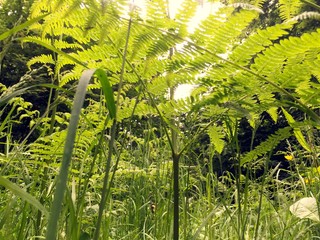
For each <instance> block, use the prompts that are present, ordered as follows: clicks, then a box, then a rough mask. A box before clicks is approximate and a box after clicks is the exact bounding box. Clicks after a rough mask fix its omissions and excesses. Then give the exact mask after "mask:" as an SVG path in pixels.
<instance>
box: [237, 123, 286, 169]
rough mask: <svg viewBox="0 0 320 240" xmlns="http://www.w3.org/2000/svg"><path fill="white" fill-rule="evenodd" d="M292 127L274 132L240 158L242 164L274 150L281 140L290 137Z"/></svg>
mask: <svg viewBox="0 0 320 240" xmlns="http://www.w3.org/2000/svg"><path fill="white" fill-rule="evenodd" d="M291 131H292V128H291V127H285V128H281V129H279V130H277V131H276V132H275V133H274V134H272V135H270V136H269V137H268V139H267V140H266V141H264V142H262V143H260V144H259V145H258V146H257V147H256V148H255V149H253V150H252V151H250V152H248V153H247V154H246V155H244V156H243V157H242V158H241V159H240V165H241V166H242V165H244V164H245V163H248V162H252V161H254V160H256V159H257V158H258V157H260V156H262V155H264V154H267V153H269V152H270V151H272V150H273V149H274V148H275V147H276V146H277V145H278V144H279V143H280V142H281V141H283V140H285V139H287V138H289V137H290V136H291V135H292V133H291Z"/></svg>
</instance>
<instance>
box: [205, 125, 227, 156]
mask: <svg viewBox="0 0 320 240" xmlns="http://www.w3.org/2000/svg"><path fill="white" fill-rule="evenodd" d="M207 133H208V135H209V137H210V143H211V144H212V145H213V146H214V149H215V151H217V152H218V153H219V154H221V153H222V151H223V148H224V146H225V141H224V138H225V134H224V131H223V127H222V126H220V127H219V126H211V127H209V128H208V130H207Z"/></svg>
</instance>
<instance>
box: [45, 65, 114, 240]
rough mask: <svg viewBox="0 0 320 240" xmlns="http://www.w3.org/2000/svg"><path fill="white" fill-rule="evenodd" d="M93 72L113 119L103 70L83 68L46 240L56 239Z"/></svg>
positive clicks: (110, 99)
mask: <svg viewBox="0 0 320 240" xmlns="http://www.w3.org/2000/svg"><path fill="white" fill-rule="evenodd" d="M95 74H97V77H98V78H99V80H100V81H101V85H102V88H103V91H104V94H105V96H106V98H107V108H108V110H109V113H110V116H111V118H112V119H115V116H116V106H115V103H114V98H113V92H112V88H111V86H110V83H109V81H108V79H107V75H106V74H105V72H104V71H103V70H101V69H89V70H85V71H84V72H83V73H82V75H81V77H80V80H79V83H78V87H77V91H76V95H75V97H74V102H73V107H72V111H71V118H70V123H69V126H68V133H67V137H66V142H65V145H64V152H63V158H62V162H61V166H60V171H59V176H58V181H57V187H56V191H55V194H54V199H53V203H52V207H51V215H50V218H49V222H48V227H47V229H48V231H47V235H46V239H47V240H51V239H52V240H55V239H56V235H57V227H58V221H59V215H60V212H61V208H62V202H63V197H64V193H65V191H66V186H67V181H68V174H69V166H70V163H71V158H72V152H73V148H74V142H75V137H76V133H77V128H78V123H79V118H80V113H81V109H82V106H83V102H84V99H85V95H86V92H87V87H88V84H89V81H90V80H91V78H92V77H93V76H94V75H95Z"/></svg>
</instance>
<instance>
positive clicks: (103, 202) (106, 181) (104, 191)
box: [93, 18, 132, 240]
mask: <svg viewBox="0 0 320 240" xmlns="http://www.w3.org/2000/svg"><path fill="white" fill-rule="evenodd" d="M131 24H132V21H131V18H130V20H129V23H128V30H127V36H126V43H125V48H124V52H123V58H122V66H121V73H120V81H119V86H118V93H117V104H116V112H117V111H118V108H119V102H120V95H121V89H122V85H123V75H124V70H125V64H126V58H127V50H128V44H129V38H130V32H131ZM116 131H117V118H116V117H115V119H114V121H113V124H112V127H111V139H110V142H109V152H108V159H107V163H106V168H105V176H104V181H103V188H102V195H101V201H100V204H99V213H98V220H97V223H96V230H95V232H94V236H93V239H94V240H98V239H99V235H100V227H101V222H102V215H103V211H104V207H105V205H106V202H107V197H108V185H109V173H110V167H111V159H112V154H113V146H114V144H115V138H116Z"/></svg>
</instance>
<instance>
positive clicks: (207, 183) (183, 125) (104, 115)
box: [0, 0, 320, 239]
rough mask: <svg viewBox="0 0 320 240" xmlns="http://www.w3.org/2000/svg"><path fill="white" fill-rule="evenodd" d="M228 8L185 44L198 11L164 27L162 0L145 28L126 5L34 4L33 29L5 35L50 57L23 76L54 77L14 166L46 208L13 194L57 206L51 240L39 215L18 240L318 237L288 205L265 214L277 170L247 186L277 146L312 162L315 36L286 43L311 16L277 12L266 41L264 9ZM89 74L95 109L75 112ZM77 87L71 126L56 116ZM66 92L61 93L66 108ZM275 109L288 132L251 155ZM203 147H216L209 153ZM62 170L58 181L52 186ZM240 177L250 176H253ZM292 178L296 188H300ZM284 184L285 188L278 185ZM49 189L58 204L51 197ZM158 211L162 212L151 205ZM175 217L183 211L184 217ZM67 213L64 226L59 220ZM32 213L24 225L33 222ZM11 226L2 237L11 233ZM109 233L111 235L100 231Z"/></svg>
mask: <svg viewBox="0 0 320 240" xmlns="http://www.w3.org/2000/svg"><path fill="white" fill-rule="evenodd" d="M226 2H227V1H224V3H225V4H221V7H220V8H219V9H218V10H217V11H216V12H215V13H213V14H210V15H209V16H208V17H206V18H205V19H204V20H203V21H202V22H201V23H200V24H199V25H198V26H197V27H196V28H195V30H194V32H193V33H189V32H188V28H189V26H190V21H191V19H192V17H193V16H194V15H195V13H196V6H197V2H196V1H191V0H186V1H184V2H183V4H182V5H181V6H180V9H179V10H178V12H177V14H176V15H175V17H173V16H170V14H169V10H168V2H167V1H165V0H156V1H147V4H146V13H145V16H144V12H143V11H142V10H141V9H140V10H139V9H138V8H131V9H130V10H129V11H127V10H126V9H127V7H128V6H127V1H124V0H123V1H100V2H98V1H93V0H88V1H78V0H66V1H61V0H59V1H35V3H34V4H33V5H32V12H31V15H30V19H31V20H29V21H28V22H26V23H25V24H24V25H20V26H18V27H16V28H13V29H12V30H10V31H7V32H5V33H4V34H3V35H1V36H2V38H3V39H4V38H5V37H8V36H12V35H14V34H16V33H17V32H18V31H19V30H21V29H23V28H24V27H26V26H29V30H30V31H31V32H32V35H31V34H30V36H26V37H22V38H19V40H21V41H22V42H24V43H36V44H38V45H40V46H43V47H45V48H46V49H47V50H48V52H43V53H41V54H40V55H38V56H35V57H32V58H31V59H30V61H29V62H28V67H29V68H30V70H32V69H34V68H38V67H39V66H42V65H43V66H46V67H47V69H49V70H48V76H49V77H50V80H51V81H52V82H53V83H54V84H55V87H53V86H51V91H52V92H51V93H50V94H51V95H52V96H51V98H50V99H49V101H48V108H47V109H48V110H47V112H46V113H45V115H44V116H43V117H41V118H39V120H38V121H37V122H34V124H35V128H37V129H38V130H39V131H40V134H39V135H40V136H39V138H38V139H37V140H36V141H33V142H32V143H30V144H28V145H27V148H24V147H25V145H23V146H22V147H23V148H21V149H22V150H21V151H24V152H25V153H26V154H25V155H22V156H24V157H23V158H22V159H21V160H20V162H21V163H19V164H21V166H24V169H27V170H28V171H31V172H32V173H34V176H35V177H34V178H32V177H31V179H32V181H34V184H35V185H40V189H41V191H40V192H39V191H38V192H37V190H36V187H33V188H30V191H31V194H34V195H35V197H37V198H39V199H40V200H39V204H38V202H36V201H34V198H30V195H27V194H22V192H21V191H16V192H15V195H17V196H22V197H23V198H24V200H27V201H28V202H31V204H33V205H36V207H38V208H41V207H39V206H51V209H52V211H51V216H50V219H49V225H48V226H49V227H48V228H47V229H48V231H47V232H46V233H45V232H44V230H43V229H44V226H45V225H47V221H48V219H47V218H46V217H42V213H41V212H39V213H38V215H37V217H35V218H34V219H33V220H32V221H33V222H34V223H33V225H35V227H34V226H33V227H32V228H31V227H30V226H31V223H30V222H31V221H30V222H28V221H27V220H24V219H27V218H22V220H21V224H20V225H19V226H21V229H22V230H21V234H25V236H28V237H34V236H35V235H41V236H43V235H44V234H47V239H55V238H56V235H60V236H59V237H60V238H65V237H67V238H71V239H79V238H87V237H88V238H91V237H94V238H95V239H98V238H99V237H100V238H103V239H108V238H112V239H118V238H139V239H140V238H150V239H151V238H152V239H170V238H172V236H174V238H175V239H177V237H179V226H180V232H181V234H180V235H183V237H184V239H189V238H191V237H192V236H194V237H201V238H203V239H204V238H208V239H219V237H220V239H237V238H238V239H252V238H254V237H255V238H257V236H258V235H259V234H260V235H261V238H277V239H286V237H288V236H295V235H296V233H298V232H304V233H306V236H312V235H313V234H314V232H313V231H311V230H310V231H309V229H308V228H307V229H305V226H306V225H304V223H301V222H299V224H297V225H295V224H293V223H294V221H293V220H292V218H291V217H289V216H287V215H286V214H287V212H288V209H287V210H284V209H281V207H282V208H285V207H286V206H285V204H284V203H283V205H281V207H279V209H280V210H279V209H275V207H274V206H275V205H276V204H277V203H274V202H272V203H271V201H276V200H268V199H269V198H268V197H267V195H268V194H269V193H268V191H269V190H268V189H269V188H267V187H266V186H265V184H266V183H268V181H270V182H272V181H273V180H274V179H273V177H274V175H275V174H274V173H275V172H277V171H278V169H277V168H278V167H277V168H275V169H273V171H272V172H270V174H269V172H268V169H264V170H263V171H265V172H264V175H263V179H264V180H263V183H262V184H261V185H259V183H255V182H254V180H252V182H251V179H249V176H250V173H251V172H250V171H251V170H252V169H248V168H247V166H249V165H250V163H251V162H252V161H255V160H257V159H265V158H266V159H269V158H270V157H269V156H270V155H272V152H273V151H275V150H274V149H275V148H276V147H277V145H279V144H280V143H282V142H283V141H284V140H286V139H288V138H289V137H291V136H293V135H294V136H296V138H297V140H298V143H299V144H300V146H301V147H302V148H304V149H305V150H307V151H308V154H310V155H312V154H314V156H313V159H316V154H315V153H314V148H313V147H312V144H311V142H312V139H311V136H309V135H308V136H304V135H303V134H306V132H304V131H301V130H300V128H299V124H301V125H303V124H305V123H307V122H310V123H311V124H310V127H311V126H315V127H318V124H319V122H320V121H319V116H318V115H317V114H316V112H317V111H318V109H319V76H320V74H319V67H320V62H319V59H320V57H319V56H320V55H319V54H320V52H319V49H320V45H319V43H320V31H319V30H316V31H312V32H307V33H303V34H301V35H299V36H291V33H292V30H293V29H295V28H297V26H298V25H297V24H298V23H299V21H303V19H304V16H305V17H306V16H307V17H311V15H312V16H317V15H316V14H310V13H305V15H299V13H300V11H301V6H302V5H301V3H300V1H279V4H280V5H279V10H280V17H281V19H282V20H283V22H282V23H279V24H275V25H272V26H267V27H261V28H260V29H258V28H255V27H253V26H255V24H256V22H257V21H258V20H259V14H263V13H262V11H261V9H262V8H263V7H264V6H265V5H266V4H267V3H268V2H267V1H263V0H259V1H257V0H256V1H254V0H253V1H243V3H238V2H236V1H228V5H226ZM43 14H44V15H43ZM40 19H41V21H38V20H40ZM1 36H0V38H1ZM0 40H1V39H0ZM86 69H98V70H86ZM94 73H95V74H96V75H95V76H96V78H93V82H92V84H91V85H89V87H88V89H89V94H90V95H89V98H90V99H89V100H88V103H87V104H86V107H85V109H84V110H83V111H81V108H82V105H83V101H84V96H85V93H86V89H87V85H88V82H89V80H90V79H91V78H92V76H93V74H94ZM48 79H49V78H48ZM78 79H80V81H79V82H78ZM101 79H102V81H100V82H99V81H98V80H101ZM185 83H189V84H193V85H194V90H193V93H192V94H191V96H190V97H187V98H186V99H180V100H176V99H175V98H174V94H173V93H174V90H175V89H176V88H177V86H179V85H181V84H185ZM74 85H78V91H77V93H76V99H78V100H75V102H74V106H76V109H77V110H76V111H74V110H73V111H72V113H71V116H70V115H69V114H67V113H61V112H59V108H58V106H59V105H58V103H59V100H61V99H65V98H67V97H68V98H69V99H68V100H66V101H65V102H67V103H68V102H69V101H70V99H71V98H72V97H70V95H73V88H72V86H74ZM30 89H31V87H27V88H22V89H19V90H17V91H15V92H14V93H12V94H10V92H9V94H8V91H7V93H6V94H5V95H3V96H1V97H0V106H5V104H7V102H8V100H9V99H10V98H11V99H13V101H16V102H17V98H13V97H16V96H17V95H19V94H20V93H23V92H25V91H27V90H30ZM100 89H101V91H100ZM168 90H169V94H168ZM79 91H80V92H79ZM54 92H55V93H54ZM61 93H63V94H65V95H64V96H63V97H62V96H59V94H61ZM54 94H55V95H54ZM167 94H168V95H169V97H166V95H167ZM114 99H116V100H114ZM57 102H58V103H57ZM66 105H69V104H66ZM6 106H8V105H6ZM105 107H106V108H105ZM288 107H292V108H295V109H296V110H299V111H302V112H304V113H305V118H306V121H305V122H301V123H300V122H299V121H300V119H299V120H298V118H297V120H294V119H295V118H293V116H291V115H290V114H289V112H288V111H287V110H285V109H287V108H288ZM280 108H282V109H283V111H282V112H283V113H284V117H285V119H287V121H288V123H289V125H290V127H289V126H288V127H281V128H279V129H278V130H277V131H275V132H274V133H273V134H270V135H269V136H268V138H267V139H266V140H265V141H262V142H258V143H256V142H255V139H254V137H255V133H256V131H258V130H259V128H260V125H259V121H260V120H261V119H262V116H263V114H265V113H268V114H269V115H270V116H271V118H272V119H273V120H274V122H277V121H280V120H281V119H283V115H281V113H278V109H280ZM25 109H27V107H24V111H25V112H26V113H27V114H29V116H31V115H32V112H28V111H26V110H25ZM51 110H52V111H51ZM9 116H10V118H11V116H12V115H11V114H9ZM24 116H25V115H22V117H24ZM244 119H245V121H247V122H248V123H249V126H250V130H251V131H252V139H251V140H250V141H251V146H250V147H249V148H248V149H249V150H248V152H244V150H243V149H241V147H242V146H241V145H240V143H239V136H238V135H239V122H240V120H243V121H244ZM69 120H70V123H69V124H68V123H67V122H68V121H69ZM19 121H21V119H19ZM78 121H79V123H80V124H79V125H78ZM297 126H298V127H297ZM262 127H264V126H262ZM66 128H68V129H69V130H68V131H69V132H68V133H67V131H66ZM70 129H71V131H70ZM4 131H7V133H5V134H4V135H5V136H8V137H7V141H10V134H11V133H10V124H9V119H8V121H7V120H6V121H4V123H3V124H1V126H0V133H3V132H4ZM205 137H208V138H209V139H208V141H210V145H211V146H212V147H211V148H210V147H208V146H209V143H207V142H205V141H202V140H203V138H205ZM198 139H200V140H198ZM198 141H199V143H198ZM23 144H25V143H23ZM193 145H194V146H196V147H199V149H196V147H194V148H193ZM62 146H64V148H65V150H64V151H62ZM300 146H297V149H299V147H300ZM17 149H18V148H17ZM9 150H10V151H15V148H13V147H12V148H10V149H9ZM10 151H7V153H6V156H5V159H6V161H7V158H8V157H9V156H11V152H10ZM16 151H17V153H19V154H20V152H19V151H20V150H19V151H18V150H16ZM26 156H28V158H27V157H26ZM190 156H196V157H195V158H196V159H191V158H192V157H190ZM189 157H190V159H189ZM61 158H62V160H61ZM13 159H15V158H13ZM169 159H171V160H173V161H169ZM216 159H218V160H219V161H220V163H219V164H220V165H221V166H222V165H225V164H226V163H230V162H231V163H232V165H230V166H227V168H228V170H230V172H228V171H227V170H225V171H224V170H223V171H221V172H222V176H221V178H219V177H218V176H216V172H215V170H214V169H213V161H215V160H216ZM218 160H217V161H218ZM7 162H8V163H6V164H7V165H6V166H7V167H8V168H7V169H6V171H4V172H3V173H4V174H7V175H10V174H12V173H11V172H10V171H12V172H13V173H15V174H16V171H17V170H16V168H17V167H14V168H10V167H9V166H10V164H9V162H10V161H7ZM14 163H15V164H16V160H15V161H14ZM217 165H218V164H217ZM69 166H71V168H70V170H69ZM221 168H222V167H221ZM12 169H13V170H12ZM58 169H60V170H59V171H60V173H59V174H60V175H59V177H58V178H57V179H58V180H57V181H56V182H52V181H51V179H53V178H55V175H56V172H57V171H58ZM27 170H26V172H28V171H27ZM40 170H41V171H40ZM42 171H43V174H42ZM243 171H248V173H247V175H246V176H244V175H242V172H243ZM279 171H280V170H279ZM281 171H282V170H281ZM40 172H41V173H40ZM19 173H21V172H19ZM69 173H70V175H69ZM179 174H180V175H179ZM290 174H292V175H294V174H293V173H292V172H290ZM30 176H32V174H30ZM101 176H103V177H104V179H103V177H101ZM21 179H23V177H22V176H21ZM172 179H174V184H173V186H172ZM291 179H293V180H292V181H294V176H293V177H292V178H291ZM276 180H277V181H276V182H277V184H280V183H279V182H281V180H279V179H276ZM23 181H26V180H25V179H23ZM285 181H286V180H284V182H283V186H281V187H279V186H276V187H274V189H277V191H279V189H280V191H282V192H283V193H286V190H287V189H286V187H285V186H288V185H290V183H291V182H290V183H287V182H285ZM288 181H289V180H288ZM176 183H178V185H177V184H176ZM294 183H295V184H298V183H296V182H294ZM219 184H220V185H219ZM281 184H282V182H281ZM221 185H223V187H221ZM258 185H259V186H260V187H259V190H257V189H258V187H257V186H258ZM10 186H11V185H10ZM48 186H49V187H48ZM47 187H48V188H49V189H46V188H47ZM176 187H180V190H179V188H176ZM272 187H273V186H272ZM53 188H55V189H56V195H55V198H54V200H53V202H52V199H51V197H48V196H50V194H51V192H52V189H53ZM297 190H299V186H297ZM32 191H33V192H32ZM46 192H47V193H46ZM251 192H252V194H251ZM270 194H274V193H270ZM172 197H174V205H172V200H171V198H172ZM286 199H291V196H286ZM251 201H252V202H251ZM288 201H289V200H288ZM153 202H155V203H156V205H157V208H156V209H157V210H156V211H154V210H150V209H149V207H148V206H149V204H150V203H151V204H152V203H153ZM98 204H100V206H99V207H98ZM287 205H288V206H289V205H290V204H289V203H288V204H287ZM105 206H106V210H105V211H104V208H105ZM19 207H22V205H19ZM97 208H99V209H97ZM181 208H183V210H184V211H180V214H179V210H180V209H181ZM6 209H11V208H9V207H7V208H6ZM24 209H28V208H24ZM257 209H258V210H257ZM40 210H42V211H43V208H41V209H40ZM60 210H62V212H63V214H64V216H65V217H64V218H62V217H59V214H60ZM177 210H178V211H177ZM5 211H9V210H3V212H5ZM246 211H250V212H252V214H250V215H248V214H247V212H246ZM260 211H264V213H265V215H264V214H261V212H260ZM177 213H178V217H177ZM24 214H25V215H24V216H27V215H28V214H30V213H28V212H27V210H25V211H24ZM281 214H283V215H281ZM221 216H222V217H221ZM272 216H276V217H277V219H278V222H280V223H282V222H284V221H283V219H285V221H288V222H289V225H287V224H283V225H282V224H279V225H277V226H274V225H272V223H270V224H269V225H268V224H261V221H263V222H265V223H269V222H271V221H270V219H272ZM179 217H180V223H179V222H177V220H179ZM3 219H4V218H2V220H1V221H0V226H1V224H2V221H3V222H6V220H3ZM10 221H11V222H12V221H13V220H12V219H9V220H8V222H7V223H6V224H8V225H9V224H10ZM172 222H174V228H172V227H171V224H172ZM101 223H103V224H104V226H105V228H103V229H102V231H101V233H100V232H99V227H100V225H101ZM259 223H260V224H259ZM24 224H29V225H28V228H30V229H33V230H34V231H33V233H31V232H32V230H30V233H29V232H25V233H24V229H27V227H25V225H24ZM177 224H178V225H177ZM290 224H291V225H290ZM4 225H5V223H3V225H2V226H4ZM224 226H228V228H226V227H224ZM230 226H231V228H229V227H230ZM288 226H292V227H288ZM177 227H178V231H177V229H176V228H177ZM268 227H269V228H268ZM97 229H98V230H97ZM172 229H174V230H172ZM221 229H223V230H224V231H223V230H221ZM22 232H23V233H22ZM279 232H281V234H282V235H281V236H279ZM63 234H66V236H63ZM20 236H22V235H20ZM259 237H260V236H259Z"/></svg>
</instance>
